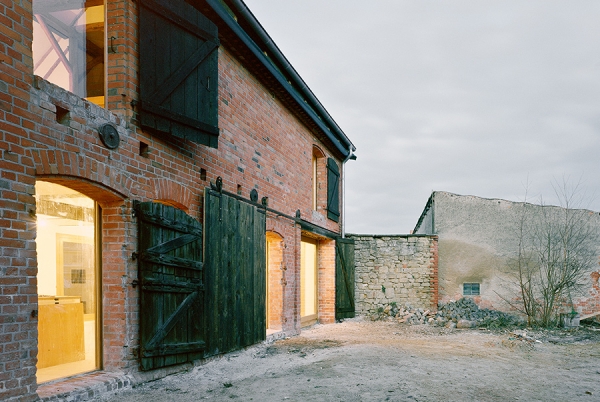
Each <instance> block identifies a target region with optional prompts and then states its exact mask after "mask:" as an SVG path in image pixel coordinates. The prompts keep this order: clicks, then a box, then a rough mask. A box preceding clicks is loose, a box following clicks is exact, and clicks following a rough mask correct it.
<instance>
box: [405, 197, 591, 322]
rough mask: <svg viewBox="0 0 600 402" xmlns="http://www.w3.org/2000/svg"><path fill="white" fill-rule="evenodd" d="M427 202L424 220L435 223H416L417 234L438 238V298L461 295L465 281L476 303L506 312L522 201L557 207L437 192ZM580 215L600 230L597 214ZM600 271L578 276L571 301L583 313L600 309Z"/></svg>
mask: <svg viewBox="0 0 600 402" xmlns="http://www.w3.org/2000/svg"><path fill="white" fill-rule="evenodd" d="M429 203H430V204H431V206H430V208H429V211H428V214H427V219H422V221H423V223H425V222H433V225H429V224H422V225H421V226H419V225H418V226H417V228H416V230H415V233H420V234H423V233H430V234H436V235H438V236H439V292H440V300H441V301H443V302H448V301H450V300H458V299H460V298H461V297H463V283H480V284H481V286H480V289H481V294H480V295H479V296H473V298H474V299H475V301H476V302H477V303H478V305H479V306H480V307H483V308H494V309H499V310H505V311H506V310H509V309H510V306H509V305H508V304H507V303H506V302H505V300H504V299H506V298H508V299H514V298H515V296H516V295H517V293H518V292H517V283H518V282H517V280H516V278H515V270H514V265H513V262H512V261H513V259H514V258H515V257H516V255H517V250H518V240H519V220H520V218H521V216H522V213H523V208H524V205H527V207H528V208H532V210H531V212H528V214H529V215H531V214H535V213H536V210H539V208H548V209H550V210H554V211H558V210H560V208H558V207H540V206H536V205H532V204H524V203H519V202H511V201H506V200H499V199H486V198H480V197H475V196H461V195H457V194H452V193H447V192H439V191H436V192H435V193H434V194H433V195H432V198H430V202H429ZM431 211H433V213H432V212H431ZM580 213H583V214H586V215H589V218H590V224H592V225H595V226H596V227H598V228H600V215H599V214H598V213H597V212H592V211H584V210H580ZM420 222H421V220H420ZM432 229H433V230H432ZM598 255H600V248H599V250H598ZM598 272H599V268H598V265H595V266H593V267H591V268H590V271H589V272H586V273H585V274H584V276H583V277H582V278H581V280H582V282H583V287H582V289H581V290H582V291H581V292H580V294H579V295H574V296H575V299H574V302H575V305H576V307H577V308H578V309H579V310H580V311H581V312H582V313H583V314H585V313H587V312H593V311H598V310H600V289H599V287H598V276H600V274H599V273H598Z"/></svg>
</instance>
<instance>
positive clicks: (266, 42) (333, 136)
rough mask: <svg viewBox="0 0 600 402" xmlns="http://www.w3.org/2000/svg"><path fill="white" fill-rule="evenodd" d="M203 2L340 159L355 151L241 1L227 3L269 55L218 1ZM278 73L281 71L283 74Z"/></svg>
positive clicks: (231, 0) (225, 6) (234, 0)
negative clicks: (303, 113) (311, 121)
mask: <svg viewBox="0 0 600 402" xmlns="http://www.w3.org/2000/svg"><path fill="white" fill-rule="evenodd" d="M206 2H207V4H208V5H209V6H211V7H212V9H213V10H214V11H215V12H216V13H217V15H219V17H220V18H221V19H222V20H223V21H224V22H225V23H226V24H227V25H228V27H229V28H230V29H231V30H232V31H233V32H234V33H235V34H236V35H237V36H238V38H239V39H240V40H241V41H242V42H243V43H244V44H245V45H246V46H247V48H248V49H249V50H250V51H251V52H252V53H253V54H254V55H255V56H256V57H257V59H258V60H259V61H260V62H261V63H262V64H263V65H264V66H265V67H266V68H267V70H268V71H269V72H270V73H271V74H272V75H273V76H274V77H275V78H276V79H277V81H279V83H280V84H281V86H282V87H283V88H284V89H285V90H286V91H287V92H288V93H289V94H290V96H292V98H293V99H294V100H295V101H296V103H297V104H298V106H299V107H300V108H302V109H303V110H304V111H305V112H306V113H307V114H308V115H309V116H310V117H311V119H312V120H313V121H314V122H315V124H316V125H317V126H318V127H319V128H320V129H321V130H322V131H323V133H324V134H325V135H326V136H327V137H328V138H329V139H330V140H331V141H332V142H333V144H334V145H335V147H336V148H337V149H338V151H339V152H340V153H341V154H342V155H343V156H344V157H346V156H348V155H349V154H350V153H351V152H352V151H355V150H356V147H355V146H354V144H353V143H352V142H351V141H350V139H349V138H348V137H347V136H346V134H345V133H344V132H343V131H342V129H341V128H340V127H339V126H338V124H337V123H336V122H335V121H334V120H333V118H332V117H331V115H330V114H329V113H328V112H327V110H325V107H323V105H322V104H321V102H320V101H319V100H318V99H317V97H316V96H315V95H314V93H313V92H312V91H311V90H310V88H309V87H308V86H307V85H306V83H305V82H304V80H303V79H302V78H301V77H300V75H299V74H298V72H297V71H296V70H295V69H294V67H293V66H292V65H291V63H290V62H289V61H288V60H287V59H286V58H285V56H284V55H283V53H282V52H281V50H279V48H278V47H277V45H275V42H273V40H272V39H271V37H270V36H269V34H268V33H267V32H266V31H265V29H264V28H263V27H262V25H260V23H259V22H258V20H257V19H256V17H255V16H254V14H252V12H251V11H250V9H249V8H248V6H246V4H244V2H243V1H241V0H230V4H231V5H232V6H233V10H231V12H233V13H234V14H235V15H236V16H240V17H241V18H243V19H244V21H245V22H246V23H247V24H248V25H249V26H250V28H251V29H252V30H253V33H254V34H256V35H257V36H258V37H259V38H260V40H261V41H262V42H263V43H262V45H263V46H264V48H266V51H267V52H268V53H269V56H267V55H265V53H264V50H263V49H261V46H259V45H258V44H257V43H256V42H255V41H254V40H253V39H252V38H251V37H250V35H248V33H247V32H246V31H245V30H244V29H243V28H242V27H241V26H240V24H239V23H238V22H237V21H236V20H235V19H234V18H233V16H231V14H230V12H229V11H228V10H227V7H228V6H227V5H226V4H223V2H222V0H206ZM270 57H272V58H273V59H274V60H272V59H271V58H270ZM275 62H276V63H275ZM281 70H283V71H284V72H285V74H284V72H282V71H281Z"/></svg>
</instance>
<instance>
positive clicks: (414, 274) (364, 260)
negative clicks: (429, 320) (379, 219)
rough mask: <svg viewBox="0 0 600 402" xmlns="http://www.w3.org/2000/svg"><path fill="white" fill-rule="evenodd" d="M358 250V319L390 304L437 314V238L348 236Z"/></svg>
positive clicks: (356, 288) (356, 275)
mask: <svg viewBox="0 0 600 402" xmlns="http://www.w3.org/2000/svg"><path fill="white" fill-rule="evenodd" d="M348 237H350V238H352V239H354V241H355V246H354V251H355V256H354V258H355V279H356V285H355V309H356V315H373V314H377V313H378V311H380V310H381V311H382V309H384V308H385V307H386V306H389V305H390V304H393V303H395V304H397V305H410V306H412V307H414V308H422V309H430V310H436V309H437V305H438V285H437V280H438V278H437V277H438V271H437V265H438V256H437V236H434V235H358V234H357V235H348Z"/></svg>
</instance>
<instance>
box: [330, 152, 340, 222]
mask: <svg viewBox="0 0 600 402" xmlns="http://www.w3.org/2000/svg"><path fill="white" fill-rule="evenodd" d="M327 217H328V218H329V219H331V220H333V221H335V222H338V221H339V219H340V169H339V167H338V165H337V163H336V162H335V160H334V159H333V158H328V159H327Z"/></svg>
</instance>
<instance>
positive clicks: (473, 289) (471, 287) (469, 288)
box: [463, 283, 479, 296]
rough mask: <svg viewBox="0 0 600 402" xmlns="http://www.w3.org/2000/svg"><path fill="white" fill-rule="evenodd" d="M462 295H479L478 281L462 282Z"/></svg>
mask: <svg viewBox="0 0 600 402" xmlns="http://www.w3.org/2000/svg"><path fill="white" fill-rule="evenodd" d="M463 295H464V296H478V295H479V283H463Z"/></svg>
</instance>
